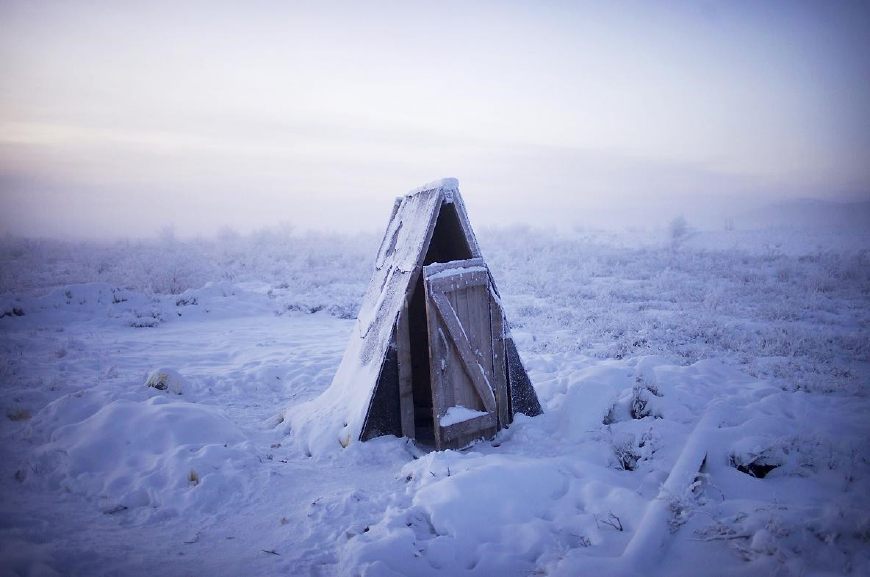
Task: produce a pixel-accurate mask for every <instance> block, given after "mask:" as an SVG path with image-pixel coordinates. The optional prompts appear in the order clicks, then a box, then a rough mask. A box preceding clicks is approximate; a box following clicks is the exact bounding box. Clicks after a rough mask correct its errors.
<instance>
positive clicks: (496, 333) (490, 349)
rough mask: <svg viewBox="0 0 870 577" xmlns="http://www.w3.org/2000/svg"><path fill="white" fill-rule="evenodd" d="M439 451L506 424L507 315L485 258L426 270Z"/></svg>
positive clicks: (427, 308) (492, 432)
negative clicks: (503, 313) (496, 296)
mask: <svg viewBox="0 0 870 577" xmlns="http://www.w3.org/2000/svg"><path fill="white" fill-rule="evenodd" d="M423 277H424V286H425V292H426V322H427V328H428V337H429V370H430V379H431V385H432V410H433V421H434V422H433V425H434V436H435V448H436V449H438V450H440V449H447V448H460V447H463V446H465V445H467V444H468V443H470V442H471V441H473V440H475V439H478V438H480V437H490V436H492V435H494V434H495V433H496V431H498V430H499V429H501V428H502V427H504V426H505V425H506V424H507V423H508V415H509V414H510V413H509V407H508V395H507V381H506V377H505V357H504V354H505V353H504V335H503V326H502V323H503V316H502V311H501V308H500V306H499V303H498V301H497V300H496V299H495V298H494V296H493V293H492V290H491V288H490V281H489V271H488V270H487V268H486V264H485V263H484V262H483V259H479V258H477V259H469V260H461V261H453V262H449V263H436V264H432V265H428V266H425V267H423Z"/></svg>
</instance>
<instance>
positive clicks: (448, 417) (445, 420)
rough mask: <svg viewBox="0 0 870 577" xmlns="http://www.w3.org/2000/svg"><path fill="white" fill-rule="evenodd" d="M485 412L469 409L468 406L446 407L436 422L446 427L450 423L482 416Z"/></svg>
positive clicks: (453, 423)
mask: <svg viewBox="0 0 870 577" xmlns="http://www.w3.org/2000/svg"><path fill="white" fill-rule="evenodd" d="M485 414H486V411H478V410H475V409H469V408H468V407H463V406H462V405H456V406H455V407H450V408H449V409H447V412H446V413H444V414H443V415H441V418H440V419H438V424H440V425H441V426H442V427H448V426H450V425H455V424H456V423H461V422H463V421H468V420H470V419H473V418H475V417H482V416H483V415H485Z"/></svg>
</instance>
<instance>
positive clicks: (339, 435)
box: [285, 179, 458, 453]
mask: <svg viewBox="0 0 870 577" xmlns="http://www.w3.org/2000/svg"><path fill="white" fill-rule="evenodd" d="M456 190H458V182H457V181H456V179H444V180H440V181H436V182H434V183H432V184H430V185H426V186H423V187H420V188H418V189H415V190H413V191H411V192H410V193H409V194H408V195H406V196H404V197H402V198H400V199H399V200H398V201H397V204H396V206H394V208H393V214H392V218H391V219H390V222H389V224H388V226H387V230H386V232H385V233H384V238H383V240H382V242H381V246H380V248H379V249H378V253H377V257H376V259H375V270H374V273H373V274H372V279H371V281H370V282H369V285H368V289H367V290H366V293H365V296H364V297H363V300H362V304H361V306H360V311H359V316H358V318H357V323H356V329H355V330H354V332H353V333H352V334H351V337H350V341H349V343H348V346H347V349H346V350H345V354H344V356H343V357H342V361H341V364H340V365H339V367H338V371H337V372H336V374H335V377H334V379H333V381H332V384H331V385H330V387H329V389H327V391H326V392H325V393H324V394H322V395H321V396H320V397H318V398H317V399H314V400H313V401H311V402H309V403H305V404H304V405H297V406H294V407H291V408H290V409H288V410H287V412H286V414H285V419H286V420H287V421H288V423H289V426H290V430H291V431H292V432H293V433H294V435H295V438H296V439H297V442H298V443H300V444H301V445H302V448H303V449H304V450H305V451H306V452H309V453H320V452H324V451H330V450H334V449H335V448H337V447H346V446H347V445H348V444H349V443H351V442H353V441H356V440H357V439H358V438H359V436H360V433H361V431H362V427H363V424H364V420H365V416H366V412H367V410H368V405H369V399H370V398H371V396H372V393H373V391H374V387H375V385H376V384H377V379H378V374H379V372H380V369H381V362H382V360H383V358H384V355H385V353H386V351H387V347H389V346H390V341H391V337H392V332H393V327H394V325H395V322H396V318H397V316H398V314H399V311H400V310H401V308H402V306H403V305H404V300H405V294H406V293H407V290H408V286H409V284H410V282H411V278H412V276H413V273H414V270H415V269H416V268H417V267H418V266H421V265H422V259H423V256H424V254H423V253H424V252H425V250H424V249H425V247H424V246H423V245H424V243H425V242H426V238H427V236H428V234H429V232H430V229H431V227H432V226H434V220H435V218H436V217H437V213H438V210H439V209H440V207H441V204H442V203H443V202H444V199H445V194H446V193H447V191H456Z"/></svg>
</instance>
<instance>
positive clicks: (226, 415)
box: [0, 229, 870, 576]
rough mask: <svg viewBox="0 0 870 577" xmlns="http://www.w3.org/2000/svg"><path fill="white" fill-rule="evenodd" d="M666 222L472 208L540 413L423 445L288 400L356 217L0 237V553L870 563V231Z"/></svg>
mask: <svg viewBox="0 0 870 577" xmlns="http://www.w3.org/2000/svg"><path fill="white" fill-rule="evenodd" d="M684 233H685V231H682V230H678V231H673V230H672V231H671V232H670V233H667V232H664V231H662V232H633V233H620V234H614V233H596V232H582V231H578V232H575V233H573V234H571V235H569V236H562V237H559V238H554V237H552V236H550V235H547V234H544V233H541V232H536V231H532V230H526V229H510V230H489V231H487V230H484V231H479V236H480V240H481V243H482V246H483V249H484V253H485V255H486V257H487V259H488V262H489V264H490V267H491V269H492V271H493V274H494V276H495V279H496V282H497V283H498V285H499V288H500V290H501V293H502V296H503V301H504V304H505V307H506V309H507V314H508V318H509V319H510V321H511V322H512V325H513V332H514V335H515V337H516V338H517V343H518V346H519V348H520V353H521V354H522V356H523V358H524V361H525V363H526V365H527V368H528V370H529V374H530V377H531V379H532V382H533V383H534V385H535V387H536V389H537V392H538V395H539V397H540V400H541V402H542V405H543V407H544V411H545V413H544V414H543V415H541V416H539V417H535V418H526V417H523V416H519V417H518V418H517V420H516V421H515V423H514V424H513V425H512V426H511V427H510V429H508V430H505V431H502V432H501V433H500V434H499V435H498V436H497V438H496V439H494V440H493V441H489V442H479V443H477V444H475V445H473V446H472V447H471V448H469V449H467V450H465V451H459V452H456V451H445V452H437V453H435V452H433V453H428V454H426V453H424V452H422V451H420V450H419V449H417V448H416V447H414V446H413V445H412V444H409V443H408V442H406V441H405V440H403V439H396V438H392V437H391V438H380V439H376V440H374V441H371V442H368V443H351V444H350V446H348V447H347V448H346V449H338V450H336V451H335V452H334V453H329V454H323V455H316V454H315V455H308V454H306V453H305V452H304V451H302V450H299V449H297V448H296V447H297V446H296V445H295V444H294V442H293V431H290V430H288V428H287V426H286V424H285V423H283V422H282V415H283V413H284V411H285V409H286V408H287V407H290V406H292V405H294V404H297V403H300V402H302V401H304V400H307V399H310V398H312V397H314V396H315V395H317V394H318V393H319V392H320V391H322V390H323V389H324V388H326V386H327V385H328V384H329V382H330V380H331V378H332V375H333V373H334V371H335V369H336V367H337V366H338V363H339V360H340V358H341V354H342V351H343V349H344V347H345V344H346V342H347V338H348V336H349V334H350V330H351V327H352V324H353V320H352V319H353V318H354V317H355V314H356V309H357V307H358V304H359V299H360V298H361V296H362V293H363V292H364V289H365V285H366V282H367V280H368V275H369V271H370V266H371V261H372V259H373V257H374V251H375V247H376V245H377V241H378V239H377V238H376V237H375V236H373V235H371V236H368V235H358V236H354V237H350V236H323V235H313V234H309V235H294V234H290V233H289V232H288V231H286V230H284V231H281V230H278V231H266V232H263V233H260V234H257V235H252V236H244V237H240V236H238V235H235V234H232V233H230V232H227V233H225V234H223V235H222V236H221V238H220V239H219V240H216V241H209V240H196V241H180V240H174V239H167V240H164V241H161V242H154V243H136V242H125V243H104V244H99V243H62V242H55V241H32V240H31V241H25V240H20V239H14V238H6V239H3V240H0V315H2V318H0V359H2V367H0V379H2V380H0V406H2V410H3V416H4V418H3V419H2V422H0V446H2V459H0V573H2V574H3V575H88V576H90V575H228V576H229V575H278V574H282V575H323V576H326V575H370V576H375V575H377V576H396V575H405V576H416V575H450V576H454V575H482V576H488V575H504V576H511V575H517V576H519V575H566V576H567V575H572V576H573V575H587V574H588V575H596V574H599V575H686V576H688V575H693V576H694V575H746V576H749V575H752V576H755V575H842V574H853V575H867V574H870V461H868V459H870V418H868V414H870V399H868V394H867V393H868V385H870V252H868V249H870V238H868V236H866V235H864V236H861V235H859V234H855V233H850V234H846V233H818V232H817V233H809V232H806V231H802V232H794V231H735V230H731V231H720V232H715V233H713V232H706V233H702V232H695V233H685V234H684ZM146 383H150V384H152V385H157V386H146ZM705 456H706V460H704V457H705ZM702 460H704V466H703V468H702V469H701V472H700V474H696V473H697V471H698V467H700V465H701V461H702Z"/></svg>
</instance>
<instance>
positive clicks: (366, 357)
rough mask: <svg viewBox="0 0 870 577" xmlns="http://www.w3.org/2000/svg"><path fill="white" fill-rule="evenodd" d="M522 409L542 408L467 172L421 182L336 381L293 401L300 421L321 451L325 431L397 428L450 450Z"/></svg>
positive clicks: (388, 237) (400, 202) (342, 437)
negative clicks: (467, 190) (468, 202)
mask: <svg viewBox="0 0 870 577" xmlns="http://www.w3.org/2000/svg"><path fill="white" fill-rule="evenodd" d="M519 412H522V413H525V414H527V415H537V414H539V413H540V412H541V406H540V404H539V402H538V399H537V396H536V394H535V390H534V388H533V387H532V385H531V383H530V381H529V378H528V376H527V374H526V371H525V369H524V367H523V364H522V362H521V360H520V357H519V355H518V353H517V349H516V346H515V344H514V341H513V339H512V337H511V334H510V330H509V326H508V324H507V321H506V319H505V315H504V310H503V309H502V306H501V301H500V298H499V293H498V290H497V288H496V286H495V284H494V282H493V280H492V275H491V274H490V272H489V269H488V268H487V266H486V262H485V261H484V259H483V257H482V255H481V252H480V247H479V246H478V244H477V239H476V238H475V236H474V232H473V231H472V229H471V225H470V224H469V221H468V215H467V214H466V211H465V206H464V205H463V202H462V197H461V196H460V195H459V187H458V182H457V181H456V180H455V179H444V180H441V181H438V182H434V183H431V184H429V185H426V186H423V187H420V188H418V189H416V190H413V191H411V192H410V193H408V194H407V195H405V196H403V197H400V198H398V199H396V202H395V204H394V206H393V210H392V214H391V216H390V220H389V224H388V225H387V230H386V233H385V234H384V238H383V240H382V241H381V245H380V248H379V250H378V254H377V257H376V259H375V270H374V273H373V275H372V279H371V282H370V284H369V287H368V290H367V291H366V295H365V297H364V298H363V302H362V306H361V308H360V312H359V316H358V318H357V322H356V326H355V328H354V331H353V334H352V336H351V339H350V343H349V344H348V347H347V349H346V350H345V354H344V357H343V359H342V362H341V365H340V366H339V369H338V371H337V373H336V375H335V377H334V379H333V382H332V384H331V385H330V387H329V388H328V389H327V390H326V391H325V392H324V393H323V394H322V395H321V396H320V397H319V398H317V399H315V400H314V401H312V402H311V403H309V404H308V405H306V406H303V407H300V408H299V409H298V410H295V411H293V410H291V411H290V414H289V415H288V416H289V417H290V426H291V428H294V429H296V430H297V432H298V433H299V434H300V435H302V436H303V437H304V438H305V442H306V443H308V446H309V447H310V449H311V450H314V449H315V447H317V446H320V445H322V444H323V443H324V440H323V439H322V437H321V436H319V435H318V434H316V432H317V431H318V430H321V431H325V432H326V435H327V438H326V440H325V442H326V443H327V444H328V443H330V442H335V440H337V441H338V443H340V444H341V445H342V446H347V444H348V443H350V442H352V441H353V440H357V439H358V440H362V441H365V440H368V439H372V438H374V437H378V436H381V435H396V436H405V437H408V438H411V439H415V440H416V441H417V442H418V443H420V444H423V445H429V446H433V447H435V448H436V449H444V448H459V447H462V446H465V445H467V444H468V443H470V442H471V441H474V440H475V439H478V438H481V437H491V436H492V435H494V434H495V433H496V432H497V431H498V430H499V429H502V428H504V427H505V426H507V425H509V424H510V423H511V421H512V420H513V417H514V415H515V414H516V413H519ZM318 421H319V423H320V425H321V426H325V427H326V428H325V429H322V428H321V429H318V425H317V422H318ZM333 434H336V437H333V436H332V435H333ZM330 437H331V438H332V439H335V440H333V441H329V438H330Z"/></svg>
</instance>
